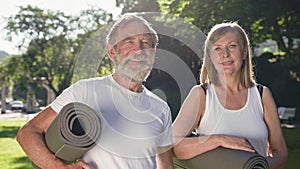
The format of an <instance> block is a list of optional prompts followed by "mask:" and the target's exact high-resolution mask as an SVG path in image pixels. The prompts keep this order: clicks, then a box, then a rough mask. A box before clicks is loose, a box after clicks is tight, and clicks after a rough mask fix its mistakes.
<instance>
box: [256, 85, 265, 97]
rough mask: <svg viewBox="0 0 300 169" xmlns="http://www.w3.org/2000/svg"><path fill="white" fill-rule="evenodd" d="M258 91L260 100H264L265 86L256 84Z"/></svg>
mask: <svg viewBox="0 0 300 169" xmlns="http://www.w3.org/2000/svg"><path fill="white" fill-rule="evenodd" d="M256 87H257V90H258V92H259V95H260V98H262V94H263V89H264V86H263V85H261V84H256Z"/></svg>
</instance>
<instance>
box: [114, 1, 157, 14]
mask: <svg viewBox="0 0 300 169" xmlns="http://www.w3.org/2000/svg"><path fill="white" fill-rule="evenodd" d="M116 6H117V7H122V13H127V12H159V11H160V10H159V6H158V3H157V1H153V0H126V1H122V0H116Z"/></svg>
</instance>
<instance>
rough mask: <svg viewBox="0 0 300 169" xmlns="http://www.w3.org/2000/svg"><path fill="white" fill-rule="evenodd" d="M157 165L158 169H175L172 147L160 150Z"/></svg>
mask: <svg viewBox="0 0 300 169" xmlns="http://www.w3.org/2000/svg"><path fill="white" fill-rule="evenodd" d="M156 163H157V169H174V164H173V154H172V146H167V147H159V148H158V154H157V156H156Z"/></svg>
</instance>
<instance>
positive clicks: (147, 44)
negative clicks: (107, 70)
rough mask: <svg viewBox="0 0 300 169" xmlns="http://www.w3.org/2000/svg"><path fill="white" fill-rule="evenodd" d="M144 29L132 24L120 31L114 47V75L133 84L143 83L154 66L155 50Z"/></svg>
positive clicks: (139, 25)
mask: <svg viewBox="0 0 300 169" xmlns="http://www.w3.org/2000/svg"><path fill="white" fill-rule="evenodd" d="M148 32H149V31H148V30H147V29H146V27H145V26H144V25H143V24H141V23H138V22H132V23H130V24H128V25H126V26H123V27H122V28H121V29H120V32H119V37H118V39H119V40H120V41H119V42H118V43H117V44H116V46H115V50H116V57H115V64H116V70H115V71H116V73H118V74H119V75H121V76H122V77H125V78H127V79H129V80H132V81H134V82H143V81H144V80H145V79H146V78H147V77H148V75H149V74H150V71H151V69H152V67H153V64H154V58H155V49H154V48H153V43H154V42H153V40H152V39H151V37H150V35H149V33H148Z"/></svg>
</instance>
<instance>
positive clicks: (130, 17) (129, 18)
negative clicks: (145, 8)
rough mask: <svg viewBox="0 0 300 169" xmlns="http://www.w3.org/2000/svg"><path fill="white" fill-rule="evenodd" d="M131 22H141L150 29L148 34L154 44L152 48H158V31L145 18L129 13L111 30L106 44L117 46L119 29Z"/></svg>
mask: <svg viewBox="0 0 300 169" xmlns="http://www.w3.org/2000/svg"><path fill="white" fill-rule="evenodd" d="M131 22H141V23H143V24H144V25H145V27H146V28H147V29H148V31H149V32H147V33H148V34H149V35H150V37H151V40H152V42H153V44H152V47H153V48H154V47H156V45H157V43H158V36H157V33H156V31H155V30H154V29H153V28H152V26H151V25H150V24H149V22H148V21H146V20H145V19H144V18H142V17H141V16H138V15H137V14H135V13H127V14H124V15H122V17H121V18H120V19H119V20H118V21H116V22H115V23H114V25H113V26H112V28H111V29H110V31H109V33H108V35H107V36H106V44H110V45H113V46H114V45H116V44H117V43H118V33H119V29H120V28H121V27H123V26H125V25H127V24H129V23H131Z"/></svg>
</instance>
